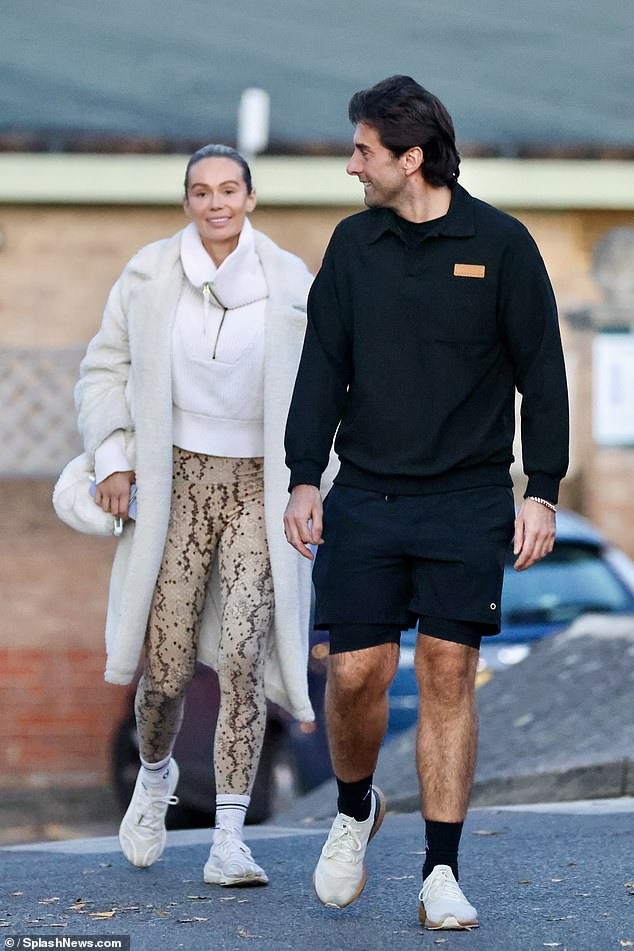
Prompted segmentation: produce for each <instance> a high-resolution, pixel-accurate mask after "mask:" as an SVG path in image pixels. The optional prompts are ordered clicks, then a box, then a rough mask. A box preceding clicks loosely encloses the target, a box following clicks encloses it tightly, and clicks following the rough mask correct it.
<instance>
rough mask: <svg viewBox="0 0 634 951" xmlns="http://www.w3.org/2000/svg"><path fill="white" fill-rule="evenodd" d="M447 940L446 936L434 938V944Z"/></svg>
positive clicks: (443, 942)
mask: <svg viewBox="0 0 634 951" xmlns="http://www.w3.org/2000/svg"><path fill="white" fill-rule="evenodd" d="M446 941H447V939H446V938H436V939H435V941H434V944H445V943H446Z"/></svg>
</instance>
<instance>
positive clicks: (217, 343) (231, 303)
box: [95, 219, 268, 483]
mask: <svg viewBox="0 0 634 951" xmlns="http://www.w3.org/2000/svg"><path fill="white" fill-rule="evenodd" d="M181 263H182V266H183V270H184V272H185V275H186V280H185V281H184V285H183V291H182V294H181V297H180V300H179V304H178V309H177V313H176V319H175V321H174V328H173V333H172V378H173V384H172V392H173V410H172V413H173V424H174V444H175V445H177V446H179V447H180V448H181V449H188V450H189V451H190V452H201V453H205V454H206V455H210V456H230V457H244V458H247V457H254V456H261V455H263V451H264V448H263V428H262V427H263V423H262V419H263V392H264V310H265V307H266V298H267V297H268V288H267V286H266V281H265V278H264V272H263V270H262V265H261V264H260V259H259V258H258V256H257V254H256V252H255V242H254V238H253V228H252V226H251V223H250V222H249V220H248V219H245V222H244V225H243V228H242V231H241V233H240V238H239V240H238V246H237V247H236V249H235V250H234V251H233V252H232V253H231V254H230V255H229V256H228V257H226V258H225V260H224V261H223V262H222V264H221V265H220V267H218V268H216V265H215V264H214V262H213V261H212V259H211V258H210V257H209V255H208V254H207V252H206V251H205V249H204V247H203V245H202V242H201V240H200V236H199V234H198V231H197V229H196V226H195V224H194V223H193V222H192V223H191V224H190V225H188V226H187V227H186V228H185V230H184V231H183V233H182V237H181ZM128 455H129V454H128V453H127V451H126V448H125V436H124V433H123V430H115V432H113V433H111V435H110V436H108V437H107V439H104V441H103V443H102V444H101V445H100V446H99V447H98V448H97V450H96V452H95V475H96V480H97V482H98V483H99V482H101V481H102V480H103V479H105V478H107V476H109V475H111V474H112V473H113V472H120V471H121V472H123V471H127V470H130V469H134V460H133V459H130V458H128Z"/></svg>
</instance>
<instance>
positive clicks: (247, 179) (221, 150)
mask: <svg viewBox="0 0 634 951" xmlns="http://www.w3.org/2000/svg"><path fill="white" fill-rule="evenodd" d="M206 158H228V159H231V161H232V162H235V163H236V165H239V166H240V170H241V172H242V177H243V179H244V184H245V185H246V186H247V192H248V194H249V195H250V194H251V192H252V191H253V181H252V180H251V169H250V168H249V163H248V162H247V160H246V159H245V157H244V155H241V154H240V152H238V150H237V149H232V148H231V146H230V145H203V147H202V148H201V149H198V151H197V152H194V154H193V155H192V157H191V158H190V160H189V162H188V163H187V168H186V169H185V198H187V189H188V188H189V173H190V172H191V170H192V168H193V167H194V165H196V163H197V162H200V161H202V159H206Z"/></svg>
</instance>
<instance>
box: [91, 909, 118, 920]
mask: <svg viewBox="0 0 634 951" xmlns="http://www.w3.org/2000/svg"><path fill="white" fill-rule="evenodd" d="M116 913H117V909H116V908H113V909H112V910H111V911H91V912H90V917H91V918H95V920H97V921H102V920H103V919H104V918H114V916H115V915H116Z"/></svg>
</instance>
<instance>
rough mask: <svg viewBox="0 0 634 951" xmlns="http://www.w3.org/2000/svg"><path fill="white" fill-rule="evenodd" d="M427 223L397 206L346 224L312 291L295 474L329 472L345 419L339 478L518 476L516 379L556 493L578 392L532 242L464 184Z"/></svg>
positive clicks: (404, 484)
mask: <svg viewBox="0 0 634 951" xmlns="http://www.w3.org/2000/svg"><path fill="white" fill-rule="evenodd" d="M419 232H420V233H419V234H417V233H416V226H415V225H414V226H413V227H411V225H409V224H408V223H407V222H403V221H402V219H399V218H398V217H397V216H396V215H395V214H394V212H393V211H391V210H389V209H385V208H377V209H370V210H369V211H365V212H361V213H360V214H357V215H353V216H352V217H350V218H346V219H345V220H344V221H342V222H341V223H340V224H339V225H338V226H337V228H336V229H335V232H334V234H333V236H332V239H331V241H330V244H329V246H328V249H327V251H326V254H325V257H324V261H323V264H322V267H321V270H320V271H319V274H318V275H317V277H316V279H315V282H314V284H313V286H312V289H311V292H310V295H309V299H308V327H307V331H306V338H305V341H304V349H303V352H302V357H301V362H300V366H299V371H298V375H297V380H296V383H295V390H294V393H293V399H292V402H291V407H290V412H289V417H288V423H287V428H286V461H287V465H288V466H289V468H290V470H291V481H290V487H291V488H292V487H293V486H295V485H299V484H309V485H316V486H318V485H319V483H320V478H321V474H322V472H323V470H324V468H325V467H326V465H327V462H328V456H329V452H330V448H331V445H332V440H333V436H334V435H335V432H336V439H335V451H336V453H337V454H338V456H339V458H340V461H341V468H340V470H339V473H338V475H337V478H336V480H335V481H336V482H338V483H340V484H342V485H348V486H355V487H357V488H363V489H370V490H374V491H378V492H385V493H392V494H406V495H416V494H422V493H432V492H447V491H450V490H454V489H462V488H473V487H478V486H486V485H504V486H508V485H511V479H510V476H509V466H510V464H511V462H512V460H513V455H512V445H513V435H514V428H515V412H514V403H515V388H517V390H519V392H520V393H521V394H522V413H521V415H522V456H523V464H524V470H525V472H526V474H527V475H528V488H527V491H526V494H527V495H534V496H539V497H541V498H545V499H548V500H549V501H552V502H556V501H557V496H558V489H559V482H560V480H561V479H562V478H563V476H564V474H565V472H566V468H567V464H568V399H567V390H566V377H565V369H564V361H563V355H562V349H561V340H560V336H559V327H558V322H557V310H556V305H555V299H554V295H553V291H552V288H551V285H550V281H549V279H548V275H547V274H546V269H545V267H544V263H543V261H542V259H541V256H540V254H539V251H538V250H537V247H536V245H535V242H534V241H533V239H532V238H531V236H530V235H529V233H528V231H527V230H526V228H525V227H524V226H523V225H522V224H521V223H520V222H519V221H517V220H516V219H515V218H512V217H510V216H509V215H506V214H504V213H503V212H501V211H499V210H498V209H496V208H493V207H492V206H491V205H487V204H486V203H485V202H482V201H479V200H478V199H475V198H472V196H471V195H469V193H468V192H466V191H465V190H464V189H463V188H462V187H461V186H459V185H457V186H456V188H455V189H454V191H453V192H452V199H451V204H450V208H449V211H448V213H447V214H446V215H445V216H444V217H443V218H439V219H437V220H436V221H435V222H431V223H428V224H427V225H426V226H423V227H422V228H420V229H419ZM337 427H338V428H337Z"/></svg>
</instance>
